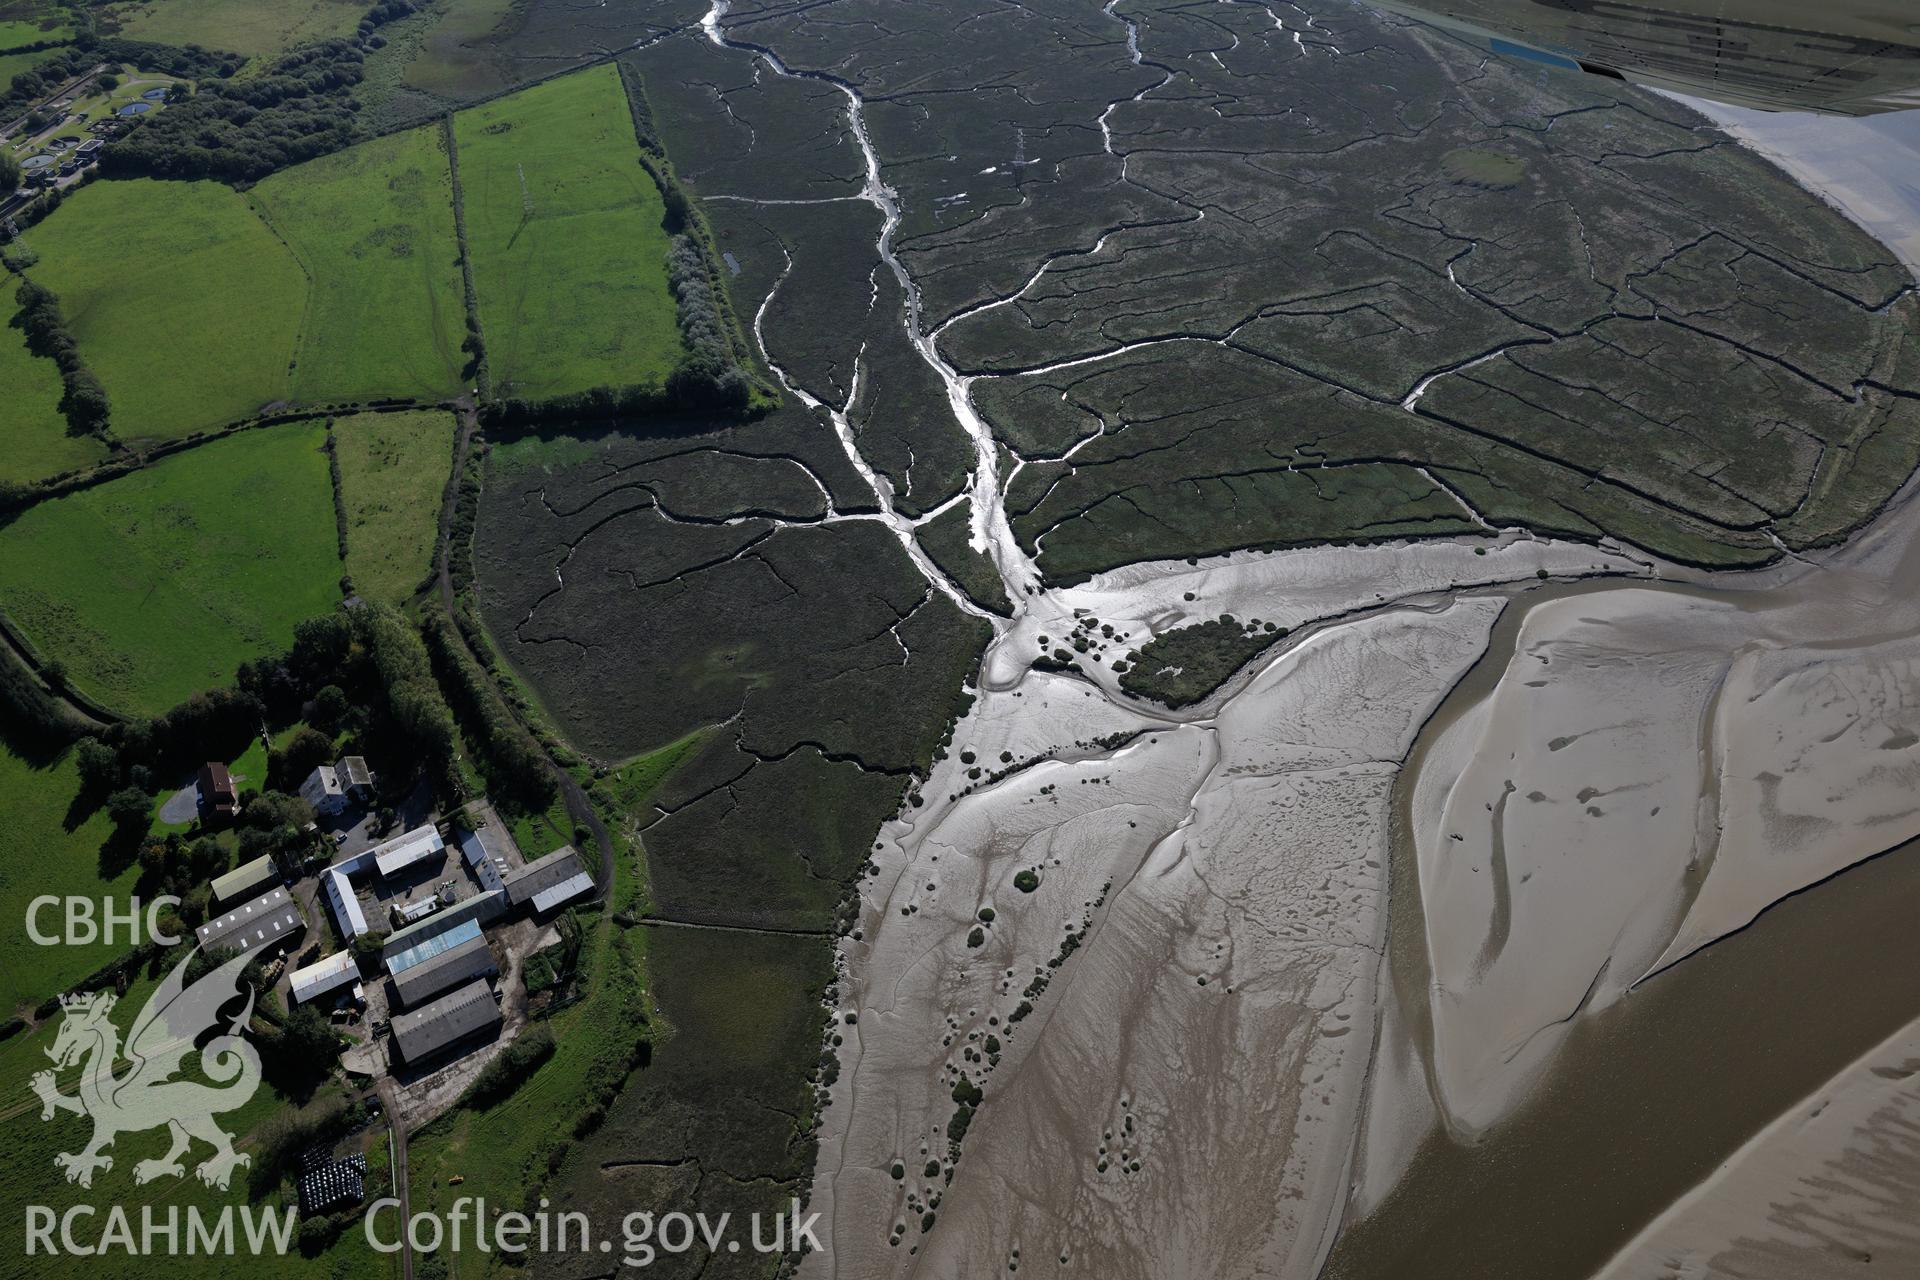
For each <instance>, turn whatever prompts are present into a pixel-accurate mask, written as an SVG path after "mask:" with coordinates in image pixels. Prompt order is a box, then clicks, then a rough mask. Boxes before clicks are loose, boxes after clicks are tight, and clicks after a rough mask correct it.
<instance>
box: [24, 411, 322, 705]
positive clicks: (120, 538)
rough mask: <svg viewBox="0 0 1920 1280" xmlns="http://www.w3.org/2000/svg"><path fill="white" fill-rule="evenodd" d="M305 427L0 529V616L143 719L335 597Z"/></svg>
mask: <svg viewBox="0 0 1920 1280" xmlns="http://www.w3.org/2000/svg"><path fill="white" fill-rule="evenodd" d="M323 438H324V433H323V431H322V429H321V428H320V427H318V426H311V427H308V426H300V427H284V428H278V429H266V430H259V431H251V432H247V433H244V434H241V435H237V436H234V437H233V438H231V439H228V440H221V441H217V442H214V443H211V444H208V445H205V446H203V447H201V448H198V449H193V450H190V451H188V452H185V453H180V454H176V455H174V456H173V457H170V458H167V459H165V460H163V461H161V462H158V463H156V464H154V465H153V466H150V467H147V468H145V469H144V470H141V471H138V472H135V473H133V474H131V475H128V476H123V477H121V478H119V479H117V480H113V481H110V482H108V483H106V484H103V485H98V486H96V487H94V488H91V489H86V490H83V491H81V492H79V493H75V494H71V495H69V496H67V497H63V498H58V499H55V500H53V501H50V502H43V503H40V504H39V505H37V506H35V507H32V508H30V509H29V510H27V511H25V512H23V513H22V514H21V515H20V516H19V517H18V518H17V519H16V520H14V521H13V523H11V524H10V525H8V526H6V528H4V529H0V608H4V609H5V610H6V612H7V614H8V615H9V616H10V617H11V618H12V619H13V620H14V621H15V622H16V623H18V624H19V626H20V628H21V629H22V630H23V631H25V632H26V634H27V635H28V636H29V637H30V638H31V640H32V641H33V643H34V644H35V645H36V646H37V647H38V648H39V649H40V651H41V652H42V653H43V654H45V655H46V656H48V657H53V658H58V659H60V660H61V661H63V662H65V663H66V666H67V671H68V674H69V677H70V678H71V679H72V680H73V682H74V683H75V684H76V685H77V686H79V687H80V688H82V689H83V690H85V691H86V692H87V693H89V694H91V695H93V696H94V697H96V698H98V699H100V700H101V701H102V702H104V703H106V704H107V705H109V706H112V707H115V708H117V709H119V710H122V711H126V712H131V713H148V714H151V713H156V712H160V711H164V710H165V709H166V708H168V707H170V706H172V705H174V704H175V703H177V702H179V701H180V700H181V699H182V698H185V697H186V696H187V695H188V694H191V693H194V692H196V691H197V690H200V689H204V688H208V687H210V686H212V685H215V684H220V683H223V682H226V681H228V680H231V679H232V678H233V672H234V669H235V668H236V667H237V666H238V665H239V664H240V663H241V662H244V661H246V660H247V659H249V658H253V657H257V656H259V655H261V654H264V653H268V652H271V651H275V650H278V649H281V648H284V647H285V646H286V645H287V644H288V643H289V642H290V641H291V639H292V635H293V625H294V623H296V622H298V621H300V620H301V619H303V618H308V617H312V616H313V615H315V614H318V613H324V612H325V611H327V610H328V609H331V608H332V607H333V606H334V605H335V604H336V603H337V601H338V599H339V592H338V585H337V584H338V579H339V573H340V561H339V559H338V546H337V542H336V539H335V536H334V518H333V503H332V486H331V484H330V481H329V477H328V472H327V460H326V457H325V455H324V454H322V453H321V451H320V445H321V442H322V440H323Z"/></svg>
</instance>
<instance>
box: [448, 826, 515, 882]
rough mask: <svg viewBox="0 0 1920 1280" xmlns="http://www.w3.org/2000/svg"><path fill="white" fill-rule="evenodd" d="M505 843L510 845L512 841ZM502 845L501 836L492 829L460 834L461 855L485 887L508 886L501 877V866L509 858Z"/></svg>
mask: <svg viewBox="0 0 1920 1280" xmlns="http://www.w3.org/2000/svg"><path fill="white" fill-rule="evenodd" d="M505 843H506V844H507V845H509V846H510V845H511V844H512V841H511V840H508V841H506V842H505ZM501 846H502V841H501V838H500V837H499V836H497V835H495V834H494V833H493V832H492V831H491V830H490V829H489V830H478V831H467V832H464V833H462V834H461V836H460V855H461V856H462V857H463V858H465V859H466V861H467V865H468V866H469V867H472V868H473V874H474V876H475V878H477V879H478V880H479V881H480V884H481V886H482V887H483V888H487V889H504V888H506V883H505V882H504V881H503V880H502V879H501V874H502V873H501V867H502V866H504V865H506V864H507V858H506V851H505V849H504V848H502V847H501Z"/></svg>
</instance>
